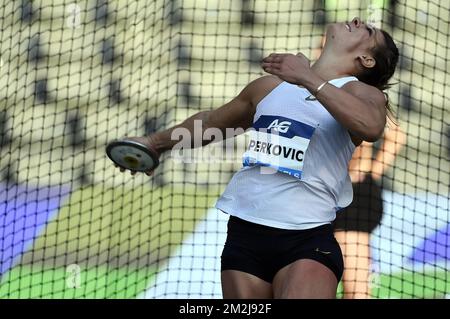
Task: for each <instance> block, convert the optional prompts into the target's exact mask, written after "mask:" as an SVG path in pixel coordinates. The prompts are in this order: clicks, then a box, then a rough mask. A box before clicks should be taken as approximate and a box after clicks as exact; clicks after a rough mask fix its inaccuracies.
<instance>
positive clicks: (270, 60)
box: [261, 53, 312, 85]
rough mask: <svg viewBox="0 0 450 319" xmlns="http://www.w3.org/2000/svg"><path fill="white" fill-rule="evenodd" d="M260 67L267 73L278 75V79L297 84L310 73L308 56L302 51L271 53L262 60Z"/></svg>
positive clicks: (301, 82) (300, 83) (302, 81)
mask: <svg viewBox="0 0 450 319" xmlns="http://www.w3.org/2000/svg"><path fill="white" fill-rule="evenodd" d="M261 67H262V68H263V70H264V71H266V72H267V73H270V74H273V75H276V76H278V77H279V78H280V79H282V80H284V81H286V82H289V83H292V84H297V85H303V83H304V81H305V79H307V78H308V77H309V75H310V74H311V72H312V71H311V67H310V62H309V60H308V58H306V56H305V55H303V54H302V53H297V55H294V54H290V53H271V54H270V55H269V56H267V57H265V58H264V59H263V60H262V63H261Z"/></svg>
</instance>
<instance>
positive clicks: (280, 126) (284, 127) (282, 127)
mask: <svg viewBox="0 0 450 319" xmlns="http://www.w3.org/2000/svg"><path fill="white" fill-rule="evenodd" d="M291 124H292V123H291V122H288V121H282V122H280V123H278V119H276V120H274V121H273V122H272V123H271V124H270V125H269V127H268V129H271V128H273V129H274V130H275V131H277V132H280V133H286V132H287V131H288V129H289V126H291Z"/></svg>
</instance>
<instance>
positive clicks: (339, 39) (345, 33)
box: [326, 18, 383, 67]
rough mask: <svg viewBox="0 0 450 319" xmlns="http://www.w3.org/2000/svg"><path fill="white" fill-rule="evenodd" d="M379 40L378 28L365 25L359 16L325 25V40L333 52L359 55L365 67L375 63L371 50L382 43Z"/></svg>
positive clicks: (380, 39)
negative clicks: (348, 20)
mask: <svg viewBox="0 0 450 319" xmlns="http://www.w3.org/2000/svg"><path fill="white" fill-rule="evenodd" d="M380 41H383V35H382V33H381V32H380V30H379V29H377V28H375V27H373V26H371V25H367V24H366V23H364V22H363V21H361V20H360V19H359V18H353V20H352V21H351V22H341V23H334V24H330V25H329V26H328V27H327V36H326V42H327V44H329V45H330V47H331V48H332V50H333V52H335V53H336V54H349V55H352V57H360V58H361V59H363V61H362V63H363V65H364V66H365V67H371V66H373V65H372V64H373V63H375V60H374V59H373V57H372V53H371V52H372V49H373V48H374V47H376V46H377V45H378V43H382V42H380ZM365 63H367V65H366V64H365Z"/></svg>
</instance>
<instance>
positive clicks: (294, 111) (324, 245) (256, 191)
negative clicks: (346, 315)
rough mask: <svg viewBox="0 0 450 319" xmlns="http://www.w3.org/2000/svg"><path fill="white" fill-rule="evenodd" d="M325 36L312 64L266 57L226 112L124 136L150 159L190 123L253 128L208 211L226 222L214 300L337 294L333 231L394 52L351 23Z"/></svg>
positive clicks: (375, 130) (380, 117)
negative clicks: (237, 165) (219, 295)
mask: <svg viewBox="0 0 450 319" xmlns="http://www.w3.org/2000/svg"><path fill="white" fill-rule="evenodd" d="M326 37H327V40H326V44H325V47H324V49H323V52H322V54H321V56H320V58H319V60H318V61H317V62H316V63H315V64H314V65H312V66H310V62H309V60H308V59H307V58H306V57H305V56H304V55H303V54H297V55H292V54H270V55H269V56H268V57H266V58H264V59H263V61H262V68H263V69H264V70H265V71H266V72H268V73H270V74H271V75H269V76H264V77H261V78H259V79H256V80H254V81H253V82H251V83H249V84H248V85H247V86H246V87H245V88H244V89H243V90H242V91H241V92H240V93H239V94H238V95H237V97H235V98H234V99H233V100H231V101H230V102H229V103H226V104H225V105H223V106H222V107H220V108H218V109H215V110H211V111H205V112H200V113H197V114H195V115H193V116H192V117H190V118H188V119H186V120H185V121H184V122H183V123H181V124H179V125H177V126H174V127H172V128H170V129H168V130H165V131H162V132H157V133H154V134H151V135H149V136H145V137H134V138H128V139H131V140H134V141H138V142H140V143H142V144H145V145H146V146H147V147H148V148H149V149H152V150H153V151H156V152H158V153H159V154H160V153H162V152H164V151H167V150H170V149H172V147H173V146H174V145H176V144H177V143H179V142H180V137H179V136H172V132H173V131H174V130H175V129H176V128H184V129H187V130H189V131H190V132H191V133H193V130H194V124H195V123H194V121H197V120H200V121H201V123H202V129H203V130H207V129H208V128H218V129H220V130H222V131H223V132H224V133H225V132H226V129H227V128H243V129H249V128H251V131H250V138H251V140H250V143H249V147H248V150H247V151H246V152H245V153H244V158H243V166H244V167H243V168H242V169H241V170H240V171H238V172H237V173H236V174H235V175H234V176H233V178H232V179H231V181H230V182H229V184H228V186H227V188H226V189H225V191H224V193H223V195H222V196H221V197H220V198H219V200H218V201H217V204H216V207H217V208H218V209H220V210H222V211H223V212H225V213H227V214H229V215H230V219H229V222H228V235H227V240H226V243H225V246H224V249H223V252H222V269H221V271H222V272H221V276H222V291H223V296H224V298H335V297H336V289H337V285H338V282H339V280H340V279H341V277H342V272H343V259H342V253H341V250H340V248H339V244H338V243H337V241H336V239H335V237H334V234H333V227H332V225H331V223H332V222H333V220H334V219H335V217H336V211H337V210H339V209H340V208H342V207H345V206H347V205H348V204H350V202H351V201H352V185H351V181H350V178H349V174H348V165H349V161H350V159H351V157H352V153H353V151H354V150H355V146H357V145H359V144H361V142H362V141H368V142H373V141H376V140H377V139H378V138H379V137H380V136H381V135H382V133H383V129H384V126H385V123H386V114H387V109H388V101H387V98H386V96H385V95H384V94H383V92H382V90H383V89H385V88H386V87H387V84H388V80H389V79H390V78H391V76H392V75H393V73H394V71H395V67H396V64H397V60H398V50H397V47H396V46H395V44H394V42H393V40H392V38H391V37H390V36H389V35H388V34H387V33H386V32H384V31H382V30H380V29H376V28H374V27H372V26H369V25H366V24H365V23H364V22H362V21H361V20H360V19H359V18H354V19H353V20H352V21H351V22H347V23H335V24H330V25H328V26H327V33H326ZM191 136H192V142H194V134H191ZM210 142H212V141H211V140H204V141H202V143H201V144H202V145H206V144H208V143H210ZM197 143H198V142H197ZM121 171H124V170H123V169H121ZM146 173H147V174H148V175H150V174H152V172H146ZM132 174H135V172H132Z"/></svg>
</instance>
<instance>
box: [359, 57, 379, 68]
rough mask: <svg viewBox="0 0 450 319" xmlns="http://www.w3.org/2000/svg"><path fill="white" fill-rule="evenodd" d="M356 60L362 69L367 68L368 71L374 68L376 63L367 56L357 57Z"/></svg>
mask: <svg viewBox="0 0 450 319" xmlns="http://www.w3.org/2000/svg"><path fill="white" fill-rule="evenodd" d="M357 59H358V61H359V63H361V65H362V66H363V67H365V68H368V69H371V68H373V67H374V66H375V64H377V62H376V61H375V59H374V58H373V56H371V55H368V54H363V55H360V56H358V58H357Z"/></svg>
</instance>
